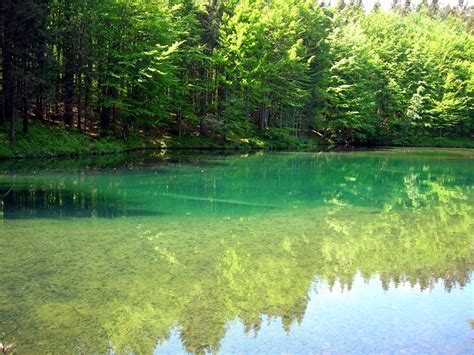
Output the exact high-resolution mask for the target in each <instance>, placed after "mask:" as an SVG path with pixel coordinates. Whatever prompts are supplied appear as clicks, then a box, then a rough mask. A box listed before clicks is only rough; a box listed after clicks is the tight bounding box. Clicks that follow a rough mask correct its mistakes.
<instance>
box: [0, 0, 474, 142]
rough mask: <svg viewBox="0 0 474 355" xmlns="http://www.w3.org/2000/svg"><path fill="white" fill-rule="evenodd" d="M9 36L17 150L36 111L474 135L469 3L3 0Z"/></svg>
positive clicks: (159, 128)
mask: <svg viewBox="0 0 474 355" xmlns="http://www.w3.org/2000/svg"><path fill="white" fill-rule="evenodd" d="M0 30H1V44H2V46H1V56H0V60H1V68H2V77H1V87H0V88H1V90H0V93H1V101H0V105H1V107H0V108H1V110H0V112H1V115H0V130H3V131H4V132H7V131H8V132H9V139H10V143H11V144H15V142H16V138H17V135H18V134H27V133H28V130H29V128H28V124H29V122H31V121H40V122H46V123H48V124H49V125H65V126H66V127H68V128H69V129H74V130H79V131H81V132H84V133H85V134H88V135H92V136H99V135H100V136H102V137H105V136H114V137H116V138H119V139H123V140H124V141H127V139H128V137H129V134H130V133H131V132H133V133H135V134H148V135H155V136H159V135H163V134H170V135H174V136H182V135H185V136H186V135H187V136H191V135H201V136H204V135H208V136H212V137H215V138H219V137H220V138H222V139H224V140H227V139H229V138H234V137H243V136H246V135H248V134H249V133H258V132H262V131H263V132H272V130H273V131H275V132H280V133H284V134H288V135H293V136H295V137H307V136H308V135H317V136H319V137H320V138H322V139H323V140H325V141H328V142H332V143H335V144H346V145H353V144H390V143H404V142H409V141H410V140H413V139H417V137H426V136H440V137H472V135H473V129H474V111H473V108H474V101H473V100H474V63H473V60H472V58H474V37H473V7H469V6H467V5H466V4H464V3H462V2H460V4H459V5H458V6H457V7H454V8H453V7H445V8H440V7H439V5H438V2H437V1H432V2H431V3H428V2H423V3H421V4H420V5H419V6H417V7H414V6H412V5H411V4H410V2H409V1H408V2H405V3H404V4H400V3H399V2H396V3H394V6H393V7H392V9H391V11H384V10H383V9H381V8H380V6H377V5H376V6H374V9H373V10H372V11H370V12H368V11H365V10H364V9H363V7H362V4H361V2H360V1H350V2H344V0H341V1H339V2H338V3H337V4H336V5H334V6H332V7H330V6H327V5H324V3H321V4H320V3H317V2H314V1H309V0H275V1H263V0H209V1H197V0H196V1H194V0H186V1H174V0H153V1H151V0H104V1H100V2H97V1H91V0H77V1H71V0H54V1H53V0H41V1H33V0H27V1H21V2H18V1H16V0H4V1H2V5H1V27H0ZM20 122H21V123H22V127H21V131H22V132H21V133H20V132H19V131H20V127H19V124H20ZM17 131H18V133H17ZM220 138H219V139H220Z"/></svg>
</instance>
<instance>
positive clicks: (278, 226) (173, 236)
mask: <svg viewBox="0 0 474 355" xmlns="http://www.w3.org/2000/svg"><path fill="white" fill-rule="evenodd" d="M0 172H1V175H0V197H2V196H3V202H4V204H3V214H2V216H1V220H0V250H1V255H2V257H0V285H1V287H0V342H1V341H4V342H14V343H15V344H16V345H15V348H16V350H17V352H18V353H32V354H36V353H46V352H49V353H73V352H81V353H93V352H94V353H107V352H114V353H122V352H127V353H130V352H132V353H153V352H154V353H182V352H218V351H219V352H222V353H235V352H237V353H242V352H243V353H255V352H264V353H269V352H270V353H274V352H290V353H307V352H330V353H347V352H353V353H357V352H359V353H367V352H371V353H374V352H377V353H378V352H402V351H407V352H423V353H426V352H438V353H439V352H442V353H470V352H472V339H473V338H474V332H473V330H472V327H471V324H472V320H474V305H473V299H474V294H473V288H472V284H471V278H472V275H473V270H474V257H473V255H474V254H473V250H474V243H473V242H474V240H473V238H474V217H473V216H474V151H472V150H456V149H437V150H434V149H430V150H428V149H411V150H400V149H397V150H395V149H392V150H381V151H370V152H366V151H365V152H364V151H361V152H342V153H261V152H259V153H251V154H228V155H224V154H209V153H204V152H200V153H193V154H188V153H186V154H184V153H181V154H176V153H175V154H169V153H162V154H157V153H140V154H134V155H127V156H123V157H106V158H104V159H89V160H83V161H79V162H74V161H67V160H52V161H36V162H28V163H27V162H16V163H4V164H2V165H0Z"/></svg>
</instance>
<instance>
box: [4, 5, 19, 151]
mask: <svg viewBox="0 0 474 355" xmlns="http://www.w3.org/2000/svg"><path fill="white" fill-rule="evenodd" d="M14 7H15V5H14V3H13V2H12V1H5V2H4V3H3V4H2V10H3V14H2V23H3V41H2V55H3V63H2V64H3V65H2V75H3V83H4V84H3V90H4V101H3V102H4V108H3V112H4V117H5V119H6V120H8V121H9V122H10V129H9V138H10V143H11V144H16V134H15V128H16V80H15V78H14V75H13V69H14V60H13V30H14V29H13V27H14V25H15V24H14V20H13V17H12V16H11V14H13V13H14V12H15V9H14ZM7 14H9V15H7Z"/></svg>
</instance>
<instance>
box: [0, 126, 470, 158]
mask: <svg viewBox="0 0 474 355" xmlns="http://www.w3.org/2000/svg"><path fill="white" fill-rule="evenodd" d="M383 145H386V146H411V147H458V148H474V139H471V138H468V137H458V138H446V137H418V138H413V139H411V140H410V141H404V142H403V143H402V142H397V141H392V142H387V144H383ZM323 147H326V148H327V143H326V142H324V141H322V140H321V139H319V140H318V139H315V138H312V139H300V138H296V137H294V136H292V135H291V134H290V133H289V131H288V130H285V129H267V130H265V131H264V132H262V133H260V134H253V135H250V136H249V137H229V138H227V139H224V138H222V137H220V136H209V137H199V136H185V137H173V136H163V137H158V138H157V137H154V138H151V137H146V136H141V135H138V134H131V135H130V136H129V139H128V141H127V142H124V141H123V140H121V139H119V138H117V137H113V136H110V137H107V138H100V139H96V138H94V137H91V136H88V135H85V134H83V133H80V132H78V131H76V130H68V129H66V128H65V127H64V126H57V127H48V126H46V125H44V124H41V123H31V124H30V129H29V133H28V134H26V135H25V134H23V133H21V132H20V131H18V132H17V144H16V145H14V146H13V145H11V144H10V143H9V141H8V134H7V132H6V131H5V130H3V131H2V130H0V159H15V158H29V157H35V158H36V157H38V158H39V157H54V156H79V155H91V154H98V155H101V154H110V153H120V152H125V151H129V150H139V149H234V150H248V149H274V150H316V149H321V148H323ZM334 148H337V146H335V147H334Z"/></svg>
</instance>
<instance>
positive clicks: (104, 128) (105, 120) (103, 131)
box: [100, 86, 110, 137]
mask: <svg viewBox="0 0 474 355" xmlns="http://www.w3.org/2000/svg"><path fill="white" fill-rule="evenodd" d="M108 95H109V88H108V87H106V86H104V87H103V88H102V100H104V98H105V97H107V96H108ZM109 126H110V107H107V106H105V105H104V104H102V105H101V107H100V135H101V136H102V137H105V136H107V135H108V134H109Z"/></svg>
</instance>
